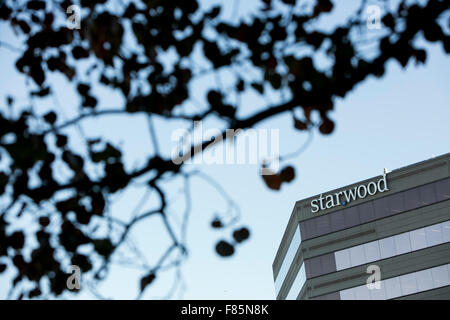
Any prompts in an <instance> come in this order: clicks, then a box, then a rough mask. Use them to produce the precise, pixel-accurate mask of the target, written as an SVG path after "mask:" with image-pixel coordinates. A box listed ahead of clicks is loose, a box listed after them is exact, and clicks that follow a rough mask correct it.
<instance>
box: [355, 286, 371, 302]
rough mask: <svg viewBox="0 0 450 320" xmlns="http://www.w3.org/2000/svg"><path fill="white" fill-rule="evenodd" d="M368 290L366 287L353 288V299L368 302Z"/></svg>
mask: <svg viewBox="0 0 450 320" xmlns="http://www.w3.org/2000/svg"><path fill="white" fill-rule="evenodd" d="M369 291H370V290H369V288H367V286H366V285H362V286H359V287H356V288H355V299H356V300H370V292H369Z"/></svg>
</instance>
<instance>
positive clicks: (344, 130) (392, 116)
mask: <svg viewBox="0 0 450 320" xmlns="http://www.w3.org/2000/svg"><path fill="white" fill-rule="evenodd" d="M230 2H231V1H230ZM251 5H252V3H251V1H248V2H246V6H245V7H240V9H239V10H240V12H241V13H242V14H244V13H245V10H249V8H251ZM348 9H349V8H348V7H346V6H344V7H338V8H337V9H336V17H337V18H339V17H340V16H341V13H342V12H344V11H345V10H348ZM228 10H231V9H230V8H229V9H228ZM5 38H6V39H8V40H11V34H10V33H9V32H8V31H7V30H5V28H4V25H0V40H4V39H5ZM427 48H428V59H427V62H426V64H425V65H422V66H416V65H415V64H414V63H413V62H412V61H410V63H409V64H408V66H407V67H406V68H405V69H402V68H401V67H400V65H399V64H398V63H397V62H394V61H391V62H389V63H388V65H387V72H386V74H385V76H384V77H383V78H381V79H377V78H373V77H371V78H369V79H367V80H366V81H364V82H363V83H362V84H360V85H359V86H357V88H356V89H354V90H353V91H352V92H351V93H350V94H349V95H348V96H347V97H346V98H345V99H341V100H337V102H336V105H335V110H334V111H333V112H332V113H331V117H332V119H333V120H335V122H336V128H335V131H334V133H333V134H332V135H329V136H323V135H320V134H319V133H317V132H315V133H314V137H313V140H312V143H311V144H310V145H309V147H308V148H307V149H306V151H305V152H304V153H302V154H301V155H300V156H299V157H298V158H295V159H290V160H289V161H288V162H287V164H291V165H293V166H295V168H296V174H297V175H296V179H295V180H294V181H293V182H292V183H290V184H286V185H283V186H282V189H281V191H278V192H277V191H271V190H269V189H268V188H267V187H266V186H265V184H264V182H263V180H262V178H261V176H259V175H258V168H257V167H256V166H251V165H209V166H208V165H202V166H201V170H203V171H204V172H205V173H207V174H208V175H210V176H212V177H214V179H215V180H217V181H219V182H220V184H221V185H222V187H223V188H224V189H225V190H227V192H228V193H229V194H230V195H231V196H232V198H233V200H234V201H235V202H236V203H238V204H239V206H240V210H241V212H242V217H241V220H240V222H239V225H243V226H248V227H249V228H250V231H251V237H250V239H249V240H248V241H247V242H245V243H244V244H242V245H240V246H238V247H237V251H236V253H235V254H234V255H233V256H232V257H230V258H222V257H219V256H218V255H217V254H216V253H215V251H214V245H215V243H216V241H217V240H219V239H220V238H222V237H223V236H228V234H227V233H218V232H217V231H215V230H213V229H211V228H210V227H209V223H210V221H211V219H212V217H213V215H214V213H215V212H217V211H221V210H223V208H224V201H223V198H222V197H221V196H220V194H218V193H217V192H216V191H215V190H214V189H212V188H211V187H210V186H209V185H207V184H205V183H204V182H202V181H201V180H200V179H194V180H193V181H192V185H191V190H192V204H193V207H192V212H191V217H190V224H189V227H188V233H187V244H188V249H189V257H188V260H187V261H186V262H185V263H184V264H183V266H182V268H181V271H182V275H183V283H184V290H183V292H182V295H179V292H177V294H175V295H174V296H173V298H182V299H250V300H252V299H275V289H274V284H273V276H272V262H273V259H274V257H275V254H276V251H277V249H278V246H279V244H280V241H281V238H282V236H283V233H284V230H285V227H286V226H287V222H288V220H289V217H290V215H291V213H292V209H293V207H294V204H295V202H296V201H298V200H301V199H303V198H307V197H310V196H313V195H316V194H320V193H325V192H326V191H328V190H332V189H335V188H338V187H341V186H345V185H348V184H351V183H355V182H357V181H360V180H363V179H367V178H370V177H373V176H377V175H379V174H381V173H382V172H383V169H384V168H387V169H388V170H394V169H397V168H400V167H403V166H406V165H409V164H413V163H415V162H419V161H423V160H427V159H430V158H432V157H435V156H439V155H442V154H444V153H447V152H450V143H449V141H450V125H449V123H450V121H449V120H450V108H449V101H450V85H449V83H450V82H449V76H448V74H449V73H448V71H449V70H450V59H449V57H448V56H446V55H445V53H444V51H443V49H442V47H441V46H440V45H431V46H430V45H427ZM14 61H15V58H14V55H13V54H12V53H11V52H10V51H8V50H5V49H4V48H0V63H1V73H0V99H4V98H3V97H4V96H5V94H6V93H7V92H14V93H18V94H19V96H20V92H21V87H22V86H23V79H22V78H20V77H17V74H16V73H15V72H14V69H13V65H14ZM63 90H64V88H63ZM22 96H24V94H22ZM70 99H72V97H71V96H70V93H69V92H67V96H64V97H63V98H60V100H61V101H60V103H61V105H62V108H63V109H64V110H63V111H64V112H65V113H66V114H67V116H68V117H69V118H70V112H71V111H70V110H71V109H70V105H69V104H67V105H66V103H65V101H70ZM73 99H75V98H74V97H73ZM0 101H1V100H0ZM3 101H4V100H3ZM2 103H3V102H2ZM102 103H115V98H114V96H113V95H112V94H105V95H104V96H102ZM245 103H248V104H252V103H253V101H252V100H251V99H249V100H248V101H245ZM256 103H258V102H257V101H255V104H256ZM142 121H144V119H140V118H138V117H131V118H130V120H129V121H128V120H127V121H123V120H122V119H118V118H114V117H111V118H108V119H107V120H105V122H103V125H102V126H97V125H96V123H95V121H86V122H85V123H83V126H84V129H85V130H86V131H87V132H89V133H90V134H103V133H107V134H108V135H109V136H111V137H112V138H111V139H112V140H113V141H118V142H119V143H123V146H124V148H126V150H127V152H128V153H130V154H132V155H133V161H136V162H139V161H143V159H145V155H148V152H149V150H147V149H149V148H151V145H150V144H149V142H148V141H149V137H148V132H146V131H142V128H143V127H145V126H143V125H142ZM139 124H141V125H139ZM155 125H156V128H157V129H158V130H160V131H161V132H165V133H167V134H164V135H163V134H162V135H161V141H160V143H161V145H164V146H165V147H170V146H172V141H170V132H171V130H174V129H175V128H176V125H174V126H173V127H165V126H164V124H163V123H162V122H156V124H155ZM257 128H278V129H280V142H281V143H280V148H281V153H282V154H284V153H289V152H291V151H293V150H296V149H297V148H298V147H299V146H301V145H302V144H303V143H304V142H305V140H306V138H307V136H306V135H305V134H304V133H300V132H299V131H296V130H294V129H293V128H292V119H291V117H290V116H289V115H281V116H278V117H276V118H274V119H271V120H269V121H266V122H264V123H262V124H261V125H259V126H258V127H257ZM73 143H77V142H76V140H75V141H74V142H73ZM130 162H131V159H130ZM175 188H177V187H174V189H172V190H171V191H172V193H174V196H173V197H174V201H176V203H178V202H179V201H180V202H182V200H180V199H177V197H176V194H177V193H178V191H179V190H178V189H175ZM142 194H143V190H131V191H130V192H129V193H128V194H125V195H124V196H122V197H121V198H120V199H118V201H117V204H116V205H115V208H114V209H113V210H114V211H115V212H116V213H117V214H121V213H123V214H124V215H126V214H127V212H130V210H131V209H132V208H134V207H135V206H136V203H138V202H139V199H140V198H141V196H142ZM177 208H178V209H179V210H181V208H183V206H182V205H181V204H180V205H179V206H178V205H175V211H176V210H177ZM174 214H175V216H176V215H177V214H178V213H177V212H175V213H174ZM160 227H161V225H160V224H158V222H156V221H150V222H149V223H148V224H145V225H143V226H142V227H138V228H137V229H136V231H135V236H134V239H135V241H137V242H139V243H141V244H142V245H141V250H143V251H145V253H146V254H148V255H149V256H150V257H154V259H156V258H157V257H158V254H160V253H162V252H163V250H164V247H163V245H164V243H165V241H167V236H166V235H164V234H162V233H161V232H160ZM151 259H152V258H150V261H152V260H151ZM140 275H142V273H141V272H138V271H134V270H130V269H127V268H123V267H119V266H116V267H113V268H112V270H111V281H110V280H108V281H106V282H105V283H102V284H101V285H99V287H98V288H97V289H98V291H99V292H101V293H102V294H103V295H104V296H105V297H108V298H114V299H132V298H134V297H135V296H136V293H137V288H138V284H139V281H138V279H139V276H140ZM10 276H11V274H10V273H8V274H7V275H6V276H2V277H0V298H4V297H5V296H6V294H7V291H8V289H9V285H8V283H7V280H8V277H10ZM172 284H173V273H172V271H168V272H166V273H165V274H163V275H161V276H160V277H158V278H157V279H156V281H155V282H154V284H152V286H151V287H149V289H148V290H147V291H146V294H145V295H144V298H145V299H153V298H161V297H165V295H166V293H167V292H168V291H169V290H170V288H171V286H172ZM65 298H69V299H93V298H95V297H94V296H93V295H92V294H91V293H90V292H89V291H88V290H82V292H81V293H80V294H78V295H72V294H68V295H65Z"/></svg>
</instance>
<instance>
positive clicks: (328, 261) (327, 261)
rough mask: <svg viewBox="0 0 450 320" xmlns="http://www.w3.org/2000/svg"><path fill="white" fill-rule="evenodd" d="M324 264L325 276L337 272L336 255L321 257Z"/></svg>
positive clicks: (330, 254)
mask: <svg viewBox="0 0 450 320" xmlns="http://www.w3.org/2000/svg"><path fill="white" fill-rule="evenodd" d="M320 262H321V263H322V271H323V273H324V274H327V273H331V272H335V271H336V262H335V260H334V254H333V253H329V254H325V255H323V256H321V257H320Z"/></svg>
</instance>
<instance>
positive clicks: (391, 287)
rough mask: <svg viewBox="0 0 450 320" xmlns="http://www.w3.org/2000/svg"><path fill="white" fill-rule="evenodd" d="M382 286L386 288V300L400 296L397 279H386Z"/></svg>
mask: <svg viewBox="0 0 450 320" xmlns="http://www.w3.org/2000/svg"><path fill="white" fill-rule="evenodd" d="M384 285H385V287H386V299H394V298H397V297H400V296H401V295H402V289H401V286H400V279H399V277H395V278H390V279H386V280H385V281H384Z"/></svg>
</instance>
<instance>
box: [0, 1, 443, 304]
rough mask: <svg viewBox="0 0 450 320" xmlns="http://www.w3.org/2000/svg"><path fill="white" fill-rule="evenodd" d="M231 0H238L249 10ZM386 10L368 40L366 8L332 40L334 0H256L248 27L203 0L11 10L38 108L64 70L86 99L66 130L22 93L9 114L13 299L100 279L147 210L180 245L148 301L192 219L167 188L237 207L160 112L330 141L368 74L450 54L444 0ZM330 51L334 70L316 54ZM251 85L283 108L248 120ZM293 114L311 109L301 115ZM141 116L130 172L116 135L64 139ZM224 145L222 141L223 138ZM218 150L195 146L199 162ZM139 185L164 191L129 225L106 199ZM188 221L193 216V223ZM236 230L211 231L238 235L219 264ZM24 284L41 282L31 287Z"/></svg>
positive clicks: (2, 120)
mask: <svg viewBox="0 0 450 320" xmlns="http://www.w3.org/2000/svg"><path fill="white" fill-rule="evenodd" d="M233 2H234V4H233V6H237V3H238V1H235V0H233ZM380 3H382V4H383V14H382V17H381V28H380V29H379V30H378V31H377V32H375V33H371V30H369V28H368V27H367V17H366V16H365V14H364V12H365V10H366V8H367V5H368V4H367V2H366V1H365V0H362V1H361V5H360V7H359V9H358V10H357V11H355V12H354V13H352V14H351V15H349V17H348V19H347V20H346V21H345V22H344V23H342V24H341V25H339V26H336V27H335V28H333V29H332V30H329V31H327V30H325V29H323V28H320V24H319V23H318V21H323V19H324V17H325V19H326V16H327V15H328V14H329V13H330V12H332V11H333V7H334V6H333V1H331V0H317V1H316V0H312V1H295V0H261V1H260V4H259V7H258V8H255V10H254V12H253V13H252V15H251V16H247V17H245V19H244V18H243V19H234V18H236V17H233V18H232V19H226V17H224V15H223V12H222V6H221V5H218V6H214V7H207V8H206V7H205V6H202V5H201V3H199V2H198V1H197V0H182V1H162V0H136V1H114V0H109V1H107V0H80V1H67V0H64V1H58V0H54V1H40V0H27V1H25V0H24V1H17V2H16V1H3V4H1V6H0V21H2V24H3V26H5V25H7V26H9V27H10V28H12V29H13V30H14V31H15V32H16V34H17V35H18V37H19V38H20V39H22V40H23V41H22V44H23V45H22V47H21V48H14V47H13V46H10V45H8V43H6V42H0V50H13V51H14V52H15V53H16V54H19V58H18V60H17V61H16V65H15V68H16V69H17V71H18V72H19V73H21V74H22V75H23V76H24V77H26V78H27V79H29V83H28V86H27V87H26V88H24V90H25V91H26V93H27V94H28V95H29V96H30V97H32V98H33V99H34V101H37V103H39V101H41V100H44V99H47V98H48V97H50V96H52V95H53V94H54V92H55V90H56V89H55V83H54V82H52V81H50V80H49V78H50V75H52V74H61V75H63V76H64V77H65V78H66V80H67V82H68V83H69V85H70V86H71V88H72V89H73V91H74V92H76V93H77V95H79V97H80V107H79V109H78V110H77V113H78V116H77V117H75V118H73V119H71V120H68V121H65V120H63V119H62V118H61V114H60V110H58V109H57V108H54V110H52V111H49V112H45V113H42V112H40V110H39V109H38V108H31V107H30V108H25V107H21V106H18V105H17V103H16V102H15V99H14V97H12V96H9V97H7V99H6V104H5V105H4V108H3V111H2V112H1V113H0V155H1V159H2V160H3V162H2V167H1V171H0V195H1V197H2V200H3V202H2V203H7V205H6V206H4V207H3V208H2V210H1V213H0V273H2V272H5V270H7V269H8V268H14V269H15V270H16V271H17V276H16V277H15V279H14V280H13V283H12V288H13V289H12V292H13V291H14V290H15V288H16V289H17V290H15V291H14V292H15V296H16V297H17V298H22V297H28V298H33V297H39V296H42V295H43V294H44V292H47V293H49V294H51V295H56V296H58V295H60V294H62V293H63V292H64V291H65V290H68V289H67V287H66V278H67V274H66V273H65V270H67V266H68V265H70V264H75V265H78V266H79V267H80V268H81V270H82V272H83V273H87V274H91V275H92V277H93V279H95V280H96V281H100V280H102V279H104V278H105V277H106V276H107V274H108V272H107V271H108V269H109V267H110V265H111V263H113V257H114V255H115V254H116V252H117V251H118V250H119V248H120V247H121V246H123V245H124V243H125V242H126V241H127V239H128V237H129V235H130V233H131V231H132V229H133V228H134V227H135V226H136V225H137V224H138V223H140V222H142V221H143V220H145V219H147V218H149V217H152V216H159V217H160V219H162V221H163V225H164V227H165V228H166V230H167V232H168V234H169V236H170V237H171V239H172V244H171V245H170V246H169V247H168V249H167V251H166V252H165V254H164V255H163V256H162V257H161V258H160V259H159V261H158V263H157V264H156V265H154V266H146V267H144V270H143V277H142V279H141V281H140V289H141V293H140V294H142V292H143V291H144V289H145V288H146V287H147V286H148V285H150V284H151V283H152V282H153V281H154V280H155V279H156V278H157V277H158V273H159V272H162V271H163V270H165V269H166V268H168V267H171V266H172V267H179V265H180V263H181V262H182V261H183V260H184V259H185V258H186V256H187V248H186V243H185V228H186V225H185V223H183V229H182V230H181V233H178V232H175V231H174V230H173V227H172V226H171V224H170V223H169V220H168V211H167V208H168V205H169V203H168V200H167V198H166V190H165V188H164V183H165V182H166V181H167V180H170V179H175V178H176V177H182V178H183V179H186V181H188V179H190V178H191V177H192V176H194V175H197V176H198V177H201V178H202V179H203V180H204V181H205V182H206V183H208V184H210V185H211V186H212V187H214V188H216V189H217V190H218V192H220V193H221V194H223V195H224V196H225V197H226V199H227V201H228V203H229V204H230V207H232V209H233V208H235V206H236V204H234V203H233V201H232V200H231V199H229V198H228V195H227V194H226V193H225V192H223V190H221V189H220V185H219V184H218V183H217V182H216V181H214V180H213V179H212V178H211V177H208V176H206V175H204V174H202V173H200V172H187V171H186V170H184V166H183V163H181V164H176V163H174V162H173V161H172V158H171V157H170V156H168V155H164V154H163V153H162V152H160V150H159V148H158V142H157V141H158V139H157V136H158V131H157V130H155V128H154V126H153V124H152V123H153V122H152V119H164V121H167V122H170V121H184V122H187V123H192V122H193V121H200V120H206V119H207V118H208V119H211V118H213V119H217V120H218V121H220V122H221V123H222V124H223V127H224V128H227V129H247V128H252V127H254V126H256V125H258V124H260V123H261V122H263V121H265V120H267V119H271V118H273V117H276V116H277V115H279V114H282V113H289V112H290V113H292V117H293V123H292V125H293V126H294V127H295V128H296V129H297V130H299V131H304V132H311V131H313V130H318V131H319V132H320V133H322V134H324V135H328V134H331V133H332V132H333V130H334V122H333V121H332V120H331V119H330V116H329V112H330V111H331V110H333V106H334V102H335V100H336V99H338V98H344V97H346V95H347V94H348V93H349V92H350V91H352V90H353V89H354V88H355V87H356V85H358V84H360V83H362V82H363V81H364V80H365V79H367V78H368V77H370V76H375V77H382V76H383V75H384V74H385V70H386V64H387V62H388V61H390V60H396V61H398V63H400V65H401V66H402V67H406V66H407V64H408V63H409V62H410V60H413V61H415V62H416V63H422V64H423V63H425V62H426V58H427V55H426V50H425V49H424V48H419V47H418V46H417V42H418V41H417V40H418V39H422V38H424V39H425V40H426V41H427V42H437V43H441V44H442V46H443V48H444V50H445V52H446V53H449V52H450V42H449V39H450V37H449V35H448V33H446V31H445V26H443V25H444V24H445V22H443V21H442V18H443V17H447V18H448V15H447V14H448V11H449V1H444V0H441V1H439V0H430V1H428V2H426V4H422V5H421V4H420V1H405V0H403V1H396V2H395V3H396V6H395V8H394V5H393V4H391V3H390V2H389V1H381V2H380ZM73 4H74V5H78V6H80V7H81V11H80V13H81V16H80V21H79V26H80V28H79V29H78V28H71V27H70V24H69V25H68V24H67V23H66V20H67V18H68V14H67V12H69V11H68V8H69V7H70V6H71V5H73ZM234 12H235V11H234ZM237 20H238V21H237ZM72 22H73V21H72ZM447 22H448V21H447ZM447 27H448V26H447ZM447 29H448V28H447ZM447 31H448V30H447ZM372 35H375V37H373V36H372ZM368 44H370V45H371V47H367V45H368ZM319 55H321V58H320V59H322V60H324V61H327V63H322V62H323V61H322V62H320V61H318V59H319ZM167 61H169V62H167ZM322 65H325V66H322ZM224 72H227V73H228V79H232V84H231V85H228V84H227V86H226V87H225V85H224V84H223V83H222V82H221V77H223V73H224ZM249 74H253V75H255V76H249ZM206 76H212V77H214V78H215V79H216V80H217V81H215V83H214V82H213V83H211V84H210V86H209V87H207V86H206V87H205V86H202V88H201V90H200V91H199V90H196V91H195V93H194V90H192V87H193V86H194V85H195V82H196V81H197V80H198V79H200V78H202V77H206ZM98 87H105V88H109V89H111V90H113V91H114V92H116V93H119V94H120V95H121V97H122V103H121V105H120V106H118V107H114V108H108V107H100V104H101V97H100V96H98V95H96V94H95V91H96V88H98ZM199 92H201V93H199ZM249 92H252V93H256V94H258V95H260V96H264V95H266V94H267V93H268V92H272V93H273V92H275V93H278V94H279V96H280V99H279V100H278V101H277V102H275V103H266V105H265V106H264V107H263V108H261V109H260V110H259V111H257V112H255V113H253V114H250V115H245V116H242V114H243V113H244V114H245V112H243V111H245V105H243V104H242V103H240V99H239V97H240V96H243V95H245V94H248V93H249ZM196 95H200V96H202V97H204V98H205V103H204V104H202V105H201V108H200V109H201V110H199V108H194V109H193V108H189V107H188V103H189V102H190V101H192V99H195V96H196ZM267 101H269V100H267ZM7 109H8V110H16V111H17V110H19V111H20V112H7V111H8V110H7ZM297 111H303V112H302V116H299V114H298V112H297ZM130 114H136V115H140V116H143V117H146V118H147V119H148V120H149V122H148V123H149V130H150V133H151V136H152V142H153V145H154V150H155V152H154V154H153V155H151V156H149V157H148V160H147V163H146V164H145V165H144V166H142V167H139V168H135V169H134V170H131V171H130V170H127V169H126V166H125V163H124V151H123V150H122V149H121V148H120V147H119V146H117V145H114V144H113V143H111V142H110V141H108V139H107V137H85V140H86V144H87V148H88V152H87V153H86V154H82V153H80V152H79V151H77V150H75V149H74V148H72V147H71V145H70V140H71V136H70V134H68V133H67V132H68V131H67V130H68V129H70V128H73V127H76V126H81V124H82V122H83V121H84V120H85V119H88V118H95V119H98V121H101V120H102V118H103V117H105V116H107V115H115V116H118V117H120V116H125V115H130ZM314 114H317V115H318V117H317V118H314V116H313V115H314ZM316 119H317V120H316ZM221 136H222V138H223V139H227V135H226V133H225V130H224V131H223V133H222V135H221ZM212 144H213V143H212V142H211V141H204V142H203V143H201V145H200V146H198V145H192V146H191V148H190V150H191V152H188V157H193V156H194V155H195V154H197V153H198V152H201V150H205V148H207V147H208V146H211V145H212ZM199 147H202V148H200V149H199ZM199 150H200V151H199ZM56 163H63V164H64V166H65V167H66V168H67V170H70V172H71V174H70V176H69V177H67V178H65V179H62V178H61V177H58V174H57V173H56V172H55V164H56ZM94 167H95V168H100V172H101V174H98V172H99V171H98V170H97V171H96V174H93V173H92V172H93V171H92V168H94ZM294 177H295V171H294V168H293V167H292V166H285V167H284V168H283V169H282V170H281V171H280V172H274V174H273V175H266V176H264V182H265V183H266V184H267V186H268V187H269V188H271V189H273V190H278V189H280V187H281V186H282V184H283V183H289V182H290V181H292V180H293V179H294ZM137 180H139V181H144V182H145V184H146V186H147V188H148V189H150V190H152V191H153V192H155V193H156V194H157V195H158V197H159V203H158V205H157V206H156V207H155V209H154V210H151V211H148V212H141V213H138V214H136V215H135V216H134V217H133V218H132V219H131V220H130V221H122V220H119V219H116V218H113V217H111V216H110V215H108V214H107V207H108V205H109V204H110V200H111V199H110V197H111V196H112V195H114V194H116V193H118V192H120V191H123V190H124V189H127V188H129V187H130V186H131V185H132V184H133V183H134V182H135V181H137ZM186 183H187V182H186ZM186 191H188V188H187V189H186ZM186 202H187V204H188V203H189V195H186ZM186 207H189V206H188V205H187V206H186ZM49 208H50V209H49ZM233 210H234V209H233ZM22 214H29V215H31V217H32V220H33V221H34V224H35V226H36V228H34V229H30V230H35V231H34V232H32V233H30V231H29V230H28V229H27V230H25V229H21V228H20V227H18V226H17V223H16V221H17V220H18V219H19V218H20V217H21V216H22ZM185 219H186V220H185V222H186V223H187V214H186V216H185ZM99 222H101V223H104V224H105V225H114V228H115V230H116V229H117V230H119V231H118V232H116V233H114V235H113V233H111V232H103V233H102V232H96V231H93V225H96V224H98V223H99ZM235 224H236V220H235V219H232V221H223V219H222V218H221V217H215V218H214V219H213V221H212V223H211V227H212V228H215V229H222V230H226V229H227V228H231V229H232V230H231V233H230V234H231V235H232V236H231V238H230V239H231V240H223V239H221V240H219V241H218V242H217V245H216V251H217V253H218V254H219V255H221V256H230V255H233V253H234V252H235V247H236V246H237V245H238V244H239V243H241V242H243V241H245V240H246V239H247V238H249V236H250V233H249V230H248V228H246V227H242V226H235ZM108 230H109V229H108ZM81 249H83V250H81ZM174 257H175V258H174ZM23 282H27V283H31V284H33V286H32V287H30V286H27V287H20V285H21V283H23ZM44 286H47V287H45V288H44Z"/></svg>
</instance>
